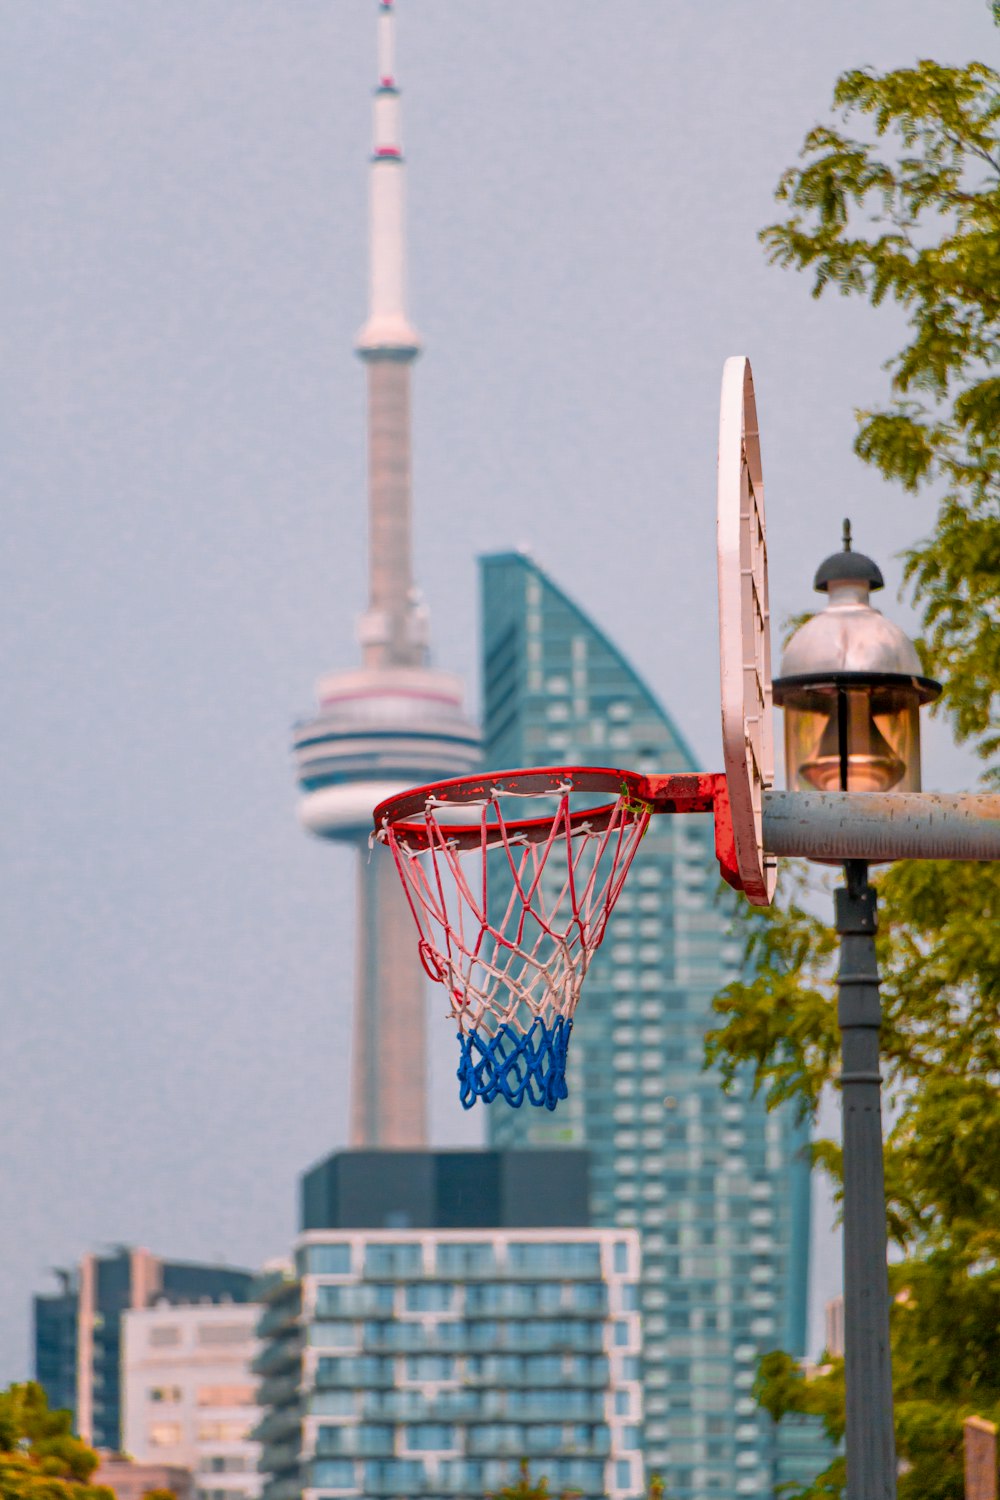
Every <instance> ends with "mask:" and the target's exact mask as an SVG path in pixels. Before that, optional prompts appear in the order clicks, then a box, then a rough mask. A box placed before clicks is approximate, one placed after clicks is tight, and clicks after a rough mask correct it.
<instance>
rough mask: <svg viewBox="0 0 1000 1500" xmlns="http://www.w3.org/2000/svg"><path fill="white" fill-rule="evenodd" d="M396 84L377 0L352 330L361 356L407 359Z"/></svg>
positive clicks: (391, 44) (413, 336) (411, 345)
mask: <svg viewBox="0 0 1000 1500" xmlns="http://www.w3.org/2000/svg"><path fill="white" fill-rule="evenodd" d="M400 126H401V119H400V107H399V86H398V84H397V83H396V15H395V8H394V4H393V0H379V18H378V85H377V87H376V89H375V98H374V101H373V104H372V155H371V165H370V169H369V221H368V224H369V238H368V320H367V322H366V323H365V325H364V327H363V328H362V329H361V331H360V333H359V334H358V338H357V344H356V348H357V351H358V353H359V354H360V355H361V358H362V359H370V358H372V357H377V356H379V355H382V356H386V355H387V356H389V357H391V358H395V359H402V360H411V359H413V358H414V357H415V356H416V355H417V354H419V352H420V336H419V334H418V333H417V331H416V329H415V328H414V327H413V325H412V323H411V322H410V320H409V318H408V317H407V314H406V202H405V168H404V165H403V145H402V137H401V129H400Z"/></svg>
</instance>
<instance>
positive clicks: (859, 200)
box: [761, 5, 1000, 758]
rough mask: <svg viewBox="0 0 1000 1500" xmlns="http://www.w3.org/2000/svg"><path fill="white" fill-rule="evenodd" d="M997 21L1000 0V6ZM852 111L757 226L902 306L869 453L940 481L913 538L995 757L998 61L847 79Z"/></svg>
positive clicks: (784, 250)
mask: <svg viewBox="0 0 1000 1500" xmlns="http://www.w3.org/2000/svg"><path fill="white" fill-rule="evenodd" d="M993 12H994V19H995V20H996V22H997V24H998V25H1000V6H997V5H995V6H994V7H993ZM833 104H834V109H835V111H836V112H837V114H838V115H839V118H840V120H841V122H842V123H843V125H844V126H845V127H846V125H847V124H848V123H849V122H851V123H854V124H856V125H859V126H861V127H862V130H861V133H860V134H848V133H847V131H846V129H838V128H834V126H832V125H817V126H816V127H815V128H814V129H813V130H811V131H810V132H809V134H808V135H807V137H806V139H805V143H804V146H803V149H802V153H801V161H800V165H798V166H796V167H794V168H792V169H791V170H789V171H788V172H786V173H785V174H784V176H783V177H782V179H781V182H780V184H779V187H778V193H777V196H778V199H779V201H781V202H784V203H786V204H788V205H789V207H790V209H791V213H790V216H789V218H788V219H787V220H785V221H784V222H782V223H778V224H772V225H771V226H770V227H769V228H767V229H765V230H764V231H763V232H762V235H761V238H762V240H763V242H764V244H765V246H766V247H767V250H768V252H769V255H770V258H771V260H772V261H774V262H776V263H777V264H779V265H782V266H793V267H795V268H797V269H800V270H806V269H808V270H809V271H811V273H812V275H813V295H814V296H820V295H821V294H822V293H823V292H824V291H825V290H827V289H828V288H830V287H835V288H836V289H837V290H838V291H840V292H841V293H842V294H844V295H846V296H862V297H865V298H866V299H867V300H868V301H869V302H871V303H872V304H873V305H874V306H878V305H879V304H881V303H883V302H884V301H886V300H887V299H891V300H893V301H895V302H896V303H898V304H899V305H900V307H902V308H903V310H904V312H905V316H906V323H907V333H908V339H907V342H906V343H905V344H904V346H903V348H902V349H901V350H900V351H899V353H898V354H896V355H895V356H894V357H893V358H892V359H890V360H889V361H888V363H887V365H886V369H887V370H888V372H889V375H890V396H891V399H890V401H889V402H888V403H887V404H886V405H885V406H884V407H883V408H880V409H876V410H871V411H859V412H858V413H857V416H858V423H859V427H858V435H857V439H856V441H855V451H856V452H857V453H858V454H859V456H860V457H861V458H862V459H864V460H865V462H867V463H871V464H874V465H875V467H876V468H878V469H879V470H880V471H881V472H882V474H884V475H885V477H886V478H887V479H893V480H898V481H899V482H900V483H901V484H903V486H904V487H905V488H906V489H908V490H916V489H917V488H918V487H920V486H921V485H930V486H932V487H933V489H934V492H935V493H936V494H938V495H939V496H940V501H939V509H938V515H937V521H936V525H935V529H934V531H933V533H932V535H931V536H930V537H928V538H926V539H925V540H924V541H922V542H920V543H919V544H918V545H917V546H915V547H912V548H911V549H910V550H909V551H908V552H907V553H906V577H907V579H908V581H909V582H910V584H911V585H912V588H913V592H914V597H915V599H916V600H917V602H918V603H919V604H920V605H921V606H922V610H923V623H924V628H925V631H926V639H925V641H924V642H923V646H924V650H925V655H926V659H927V663H928V667H929V669H930V670H932V671H934V672H935V673H936V674H937V675H939V676H941V677H942V678H943V679H944V681H945V693H944V699H943V705H942V706H943V707H944V708H945V709H946V710H947V711H948V712H949V713H950V714H951V716H952V719H953V722H954V725H955V729H956V732H957V734H958V735H959V737H960V738H962V739H967V740H969V741H971V742H972V743H973V744H975V746H976V748H977V749H978V751H979V753H980V754H981V755H983V757H984V758H989V757H990V756H991V755H994V754H995V753H996V751H997V750H998V748H1000V730H998V726H997V707H998V695H1000V628H998V627H1000V613H998V607H997V601H998V597H1000V375H998V374H997V373H996V365H997V353H998V342H1000V75H998V74H997V73H996V72H994V71H993V69H992V68H989V67H986V66H985V65H984V64H983V63H978V62H973V63H969V64H968V65H967V66H966V67H944V66H942V65H941V64H939V63H936V62H930V61H926V60H925V61H922V62H919V63H917V65H916V66H915V67H913V68H900V69H897V70H896V71H894V72H890V73H885V74H877V73H874V72H872V71H870V70H868V69H854V70H852V71H850V72H848V73H845V74H843V76H842V77H841V78H840V79H839V80H838V81H837V84H836V87H835V89H834V96H833Z"/></svg>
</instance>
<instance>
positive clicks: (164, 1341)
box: [149, 1324, 181, 1349]
mask: <svg viewBox="0 0 1000 1500" xmlns="http://www.w3.org/2000/svg"><path fill="white" fill-rule="evenodd" d="M180 1341H181V1331H180V1329H179V1328H178V1327H176V1325H173V1324H171V1325H170V1326H169V1327H167V1328H151V1329H150V1330H149V1342H150V1345H151V1347H153V1348H156V1349H166V1348H168V1347H172V1346H173V1345H174V1344H179V1343H180Z"/></svg>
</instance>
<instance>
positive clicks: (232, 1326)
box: [198, 1323, 253, 1344]
mask: <svg viewBox="0 0 1000 1500" xmlns="http://www.w3.org/2000/svg"><path fill="white" fill-rule="evenodd" d="M252 1338H253V1324H252V1323H202V1325H201V1327H200V1328H199V1329H198V1343H199V1344H245V1343H247V1342H248V1341H249V1340H250V1339H252Z"/></svg>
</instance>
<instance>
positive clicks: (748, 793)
mask: <svg viewBox="0 0 1000 1500" xmlns="http://www.w3.org/2000/svg"><path fill="white" fill-rule="evenodd" d="M718 556H719V654H720V660H721V668H722V753H723V761H724V763H725V768H726V781H727V783H728V786H729V802H730V807H731V809H732V817H733V835H734V839H735V843H736V863H737V866H738V868H739V872H740V879H741V881H742V882H743V890H744V893H745V894H746V897H747V900H748V901H750V902H751V903H752V904H753V905H754V906H769V905H770V903H771V897H772V896H773V895H774V882H775V878H776V874H777V861H776V860H775V859H774V858H773V857H770V856H765V854H764V844H763V837H762V832H761V816H762V811H763V796H764V791H765V789H770V787H771V785H772V783H773V781H774V710H773V708H772V704H771V617H770V610H769V606H768V598H767V542H766V532H765V527H764V476H763V472H762V470H761V463H760V435H759V433H758V430H757V404H756V402H755V400H754V393H753V374H752V373H751V370H750V361H749V360H748V359H746V358H745V357H744V356H743V355H737V356H734V357H733V358H732V359H727V360H726V363H725V366H724V368H723V372H722V401H721V407H720V412H719V488H718Z"/></svg>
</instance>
